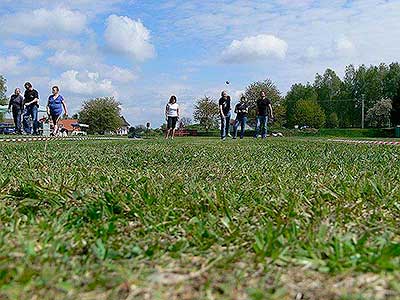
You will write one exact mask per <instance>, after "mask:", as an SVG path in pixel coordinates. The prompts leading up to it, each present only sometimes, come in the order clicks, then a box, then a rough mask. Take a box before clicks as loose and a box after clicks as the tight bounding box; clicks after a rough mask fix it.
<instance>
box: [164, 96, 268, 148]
mask: <svg viewBox="0 0 400 300" xmlns="http://www.w3.org/2000/svg"><path fill="white" fill-rule="evenodd" d="M218 108H219V115H220V119H221V139H222V140H225V139H226V137H227V136H230V133H229V132H230V131H229V129H230V121H231V110H232V109H231V97H230V96H229V95H228V93H227V91H222V93H221V98H220V99H219V102H218ZM234 112H235V113H236V119H235V122H234V124H233V136H232V138H233V139H236V138H237V135H238V128H239V126H240V139H243V137H244V133H245V130H246V124H247V116H248V113H249V106H248V104H247V101H246V97H245V96H242V97H241V98H240V101H239V103H238V104H236V106H235V109H234ZM178 118H179V105H178V104H177V103H176V96H174V95H173V96H171V98H170V99H169V101H168V103H167V105H166V107H165V120H166V122H167V131H166V133H165V138H166V139H168V138H169V137H171V138H174V135H175V128H176V123H177V121H178ZM273 118H274V113H273V110H272V103H271V100H270V99H268V98H267V96H266V93H265V92H264V91H261V92H260V98H259V99H258V100H257V103H256V131H255V134H254V138H257V137H258V136H259V134H260V133H261V137H262V138H266V137H267V132H268V120H269V119H273Z"/></svg>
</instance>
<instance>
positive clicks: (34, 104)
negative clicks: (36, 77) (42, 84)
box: [24, 82, 39, 135]
mask: <svg viewBox="0 0 400 300" xmlns="http://www.w3.org/2000/svg"><path fill="white" fill-rule="evenodd" d="M24 86H25V89H26V90H25V94H24V98H25V113H24V131H25V132H26V133H27V134H31V133H32V127H31V122H30V120H29V119H30V118H32V123H33V134H34V135H37V134H38V127H39V122H38V110H39V93H38V92H37V90H35V89H33V87H32V84H31V83H30V82H26V83H25V85H24Z"/></svg>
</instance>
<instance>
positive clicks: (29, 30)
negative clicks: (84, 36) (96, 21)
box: [0, 7, 86, 36]
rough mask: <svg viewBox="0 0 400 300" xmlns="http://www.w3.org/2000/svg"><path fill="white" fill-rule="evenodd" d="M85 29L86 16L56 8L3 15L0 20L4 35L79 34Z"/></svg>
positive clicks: (0, 30) (0, 27)
mask: <svg viewBox="0 0 400 300" xmlns="http://www.w3.org/2000/svg"><path fill="white" fill-rule="evenodd" d="M85 28H86V16H85V15H84V14H82V13H80V12H78V11H73V10H70V9H67V8H63V7H58V8H54V9H51V10H48V9H45V8H39V9H35V10H32V11H23V12H18V13H16V14H12V15H5V16H3V17H2V18H1V20H0V33H2V34H5V35H12V34H18V35H24V36H31V35H34V36H38V35H43V34H46V35H59V34H61V33H68V34H79V33H81V32H82V31H83V30H84V29H85Z"/></svg>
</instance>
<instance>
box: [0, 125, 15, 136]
mask: <svg viewBox="0 0 400 300" xmlns="http://www.w3.org/2000/svg"><path fill="white" fill-rule="evenodd" d="M14 133H15V127H14V126H13V125H10V124H8V123H0V134H14Z"/></svg>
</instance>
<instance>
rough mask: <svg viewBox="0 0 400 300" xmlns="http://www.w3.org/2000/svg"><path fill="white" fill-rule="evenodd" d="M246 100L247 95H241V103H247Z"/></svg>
mask: <svg viewBox="0 0 400 300" xmlns="http://www.w3.org/2000/svg"><path fill="white" fill-rule="evenodd" d="M245 102H246V97H245V96H244V95H242V97H240V103H245Z"/></svg>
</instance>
